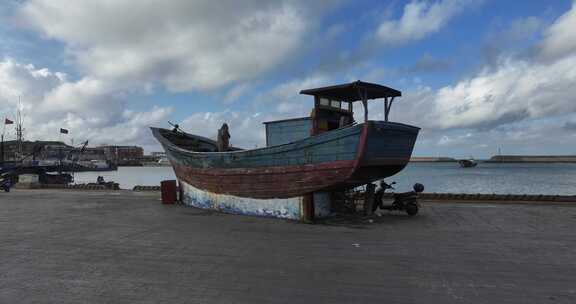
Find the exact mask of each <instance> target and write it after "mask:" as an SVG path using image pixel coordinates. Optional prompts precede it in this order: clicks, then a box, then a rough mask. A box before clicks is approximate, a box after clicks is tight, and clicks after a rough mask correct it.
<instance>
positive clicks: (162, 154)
mask: <svg viewBox="0 0 576 304" xmlns="http://www.w3.org/2000/svg"><path fill="white" fill-rule="evenodd" d="M150 155H151V156H154V157H158V158H163V157H166V152H151V153H150Z"/></svg>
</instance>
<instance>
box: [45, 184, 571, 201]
mask: <svg viewBox="0 0 576 304" xmlns="http://www.w3.org/2000/svg"><path fill="white" fill-rule="evenodd" d="M38 188H41V189H72V190H119V189H110V188H107V187H106V186H104V185H94V184H80V185H50V184H43V185H40V186H39V187H38ZM132 191H149V192H154V191H157V192H160V186H141V185H138V186H134V188H132ZM393 195H394V193H385V194H384V198H386V199H392V198H393ZM419 198H421V199H423V200H451V201H453V200H461V201H493V202H498V201H532V202H576V195H544V194H481V193H477V194H468V193H420V194H419Z"/></svg>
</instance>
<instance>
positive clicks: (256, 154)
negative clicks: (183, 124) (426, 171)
mask: <svg viewBox="0 0 576 304" xmlns="http://www.w3.org/2000/svg"><path fill="white" fill-rule="evenodd" d="M300 93H301V94H307V95H312V96H313V97H314V109H313V111H312V114H311V116H310V117H302V118H295V119H288V120H279V121H271V122H265V123H264V124H265V126H266V142H267V146H266V147H264V148H258V149H250V150H240V149H235V150H233V151H224V152H218V151H217V144H216V142H215V141H212V140H210V139H207V138H205V137H199V136H197V135H192V134H186V133H183V132H178V131H175V130H169V129H160V128H151V129H152V133H153V135H154V137H155V138H156V139H157V140H158V141H159V142H160V143H161V144H162V146H163V147H164V149H165V151H166V155H167V157H168V159H169V161H170V163H171V164H172V166H173V167H174V171H175V173H176V176H177V178H178V179H179V181H180V184H181V185H183V188H184V189H185V190H186V189H190V187H191V188H193V191H194V192H195V196H196V197H198V195H199V194H198V191H200V192H205V193H202V194H201V195H202V196H203V197H204V199H208V198H210V199H213V196H214V195H216V196H218V195H225V196H227V201H228V202H230V197H235V198H253V199H261V200H265V199H284V198H294V197H302V196H304V195H306V194H310V193H315V192H326V191H334V190H345V189H349V188H353V187H357V186H360V185H365V184H368V183H371V182H373V181H376V180H379V179H382V178H386V177H389V176H392V175H394V174H396V173H398V172H400V171H401V170H402V169H403V168H404V167H405V166H406V164H407V163H408V161H409V159H410V156H411V154H412V150H413V148H414V144H415V142H416V138H417V135H418V132H419V130H420V129H419V128H418V127H414V126H410V125H406V124H402V123H397V122H390V121H388V116H389V112H390V108H391V105H392V102H393V100H394V98H395V97H398V96H401V92H400V91H397V90H394V89H391V88H388V87H385V86H382V85H377V84H372V83H366V82H361V81H356V82H352V83H347V84H343V85H337V86H331V87H324V88H317V89H310V90H303V91H301V92H300ZM378 98H383V99H384V101H385V104H384V118H385V120H384V121H374V120H368V101H369V100H373V99H378ZM356 101H360V102H361V103H362V104H363V106H364V122H363V123H355V122H354V121H353V106H352V105H353V103H354V102H356ZM184 195H186V193H184Z"/></svg>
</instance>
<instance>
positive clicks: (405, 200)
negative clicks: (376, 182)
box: [372, 181, 424, 216]
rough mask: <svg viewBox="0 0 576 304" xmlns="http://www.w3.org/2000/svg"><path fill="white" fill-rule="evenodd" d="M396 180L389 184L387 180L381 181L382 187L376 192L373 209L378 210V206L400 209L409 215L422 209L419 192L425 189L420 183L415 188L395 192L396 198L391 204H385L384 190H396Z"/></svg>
mask: <svg viewBox="0 0 576 304" xmlns="http://www.w3.org/2000/svg"><path fill="white" fill-rule="evenodd" d="M395 184H396V182H392V183H391V184H387V183H386V182H385V181H380V187H379V188H378V189H377V190H376V192H375V193H374V195H375V197H374V202H375V204H374V206H373V207H372V208H373V210H372V211H376V209H377V208H378V207H380V209H381V210H398V211H405V212H406V213H407V214H408V215H409V216H414V215H416V214H418V210H419V209H420V203H419V202H418V193H420V192H422V191H424V185H422V184H420V183H416V184H414V186H413V187H412V188H413V189H414V190H412V191H408V192H403V193H393V198H394V200H393V201H392V204H391V205H384V201H383V197H384V192H386V190H388V189H391V190H394V187H393V186H392V185H395Z"/></svg>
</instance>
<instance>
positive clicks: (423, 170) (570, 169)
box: [74, 163, 576, 195]
mask: <svg viewBox="0 0 576 304" xmlns="http://www.w3.org/2000/svg"><path fill="white" fill-rule="evenodd" d="M98 176H103V177H104V179H105V180H106V181H114V182H117V183H119V184H120V187H121V188H122V189H132V188H133V187H134V186H135V185H144V186H155V185H160V181H162V180H166V179H175V176H174V172H173V171H172V168H171V167H120V168H118V171H110V172H82V173H76V174H75V176H74V179H75V182H76V183H89V182H96V178H97V177H98ZM386 181H387V182H392V181H395V182H396V185H395V186H396V191H408V190H410V189H411V187H412V185H413V184H414V183H416V182H419V183H422V184H424V185H425V187H426V190H425V192H438V193H440V192H442V193H483V194H491V193H496V194H545V195H576V164H562V163H542V164H528V163H479V164H478V166H477V167H474V168H461V167H460V166H459V165H458V164H457V163H410V164H409V165H408V166H407V167H406V169H404V170H403V171H402V172H400V173H399V174H397V175H395V176H392V177H390V178H388V179H387V180H386Z"/></svg>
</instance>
